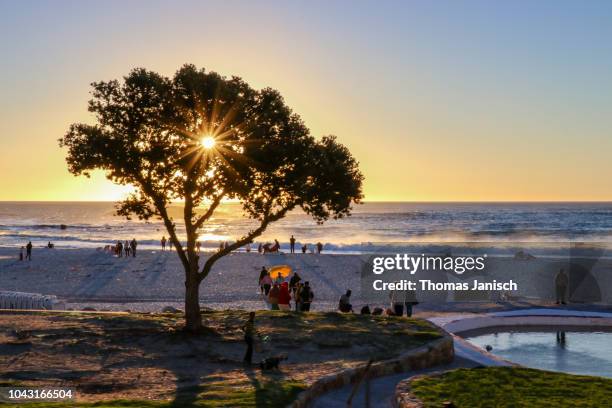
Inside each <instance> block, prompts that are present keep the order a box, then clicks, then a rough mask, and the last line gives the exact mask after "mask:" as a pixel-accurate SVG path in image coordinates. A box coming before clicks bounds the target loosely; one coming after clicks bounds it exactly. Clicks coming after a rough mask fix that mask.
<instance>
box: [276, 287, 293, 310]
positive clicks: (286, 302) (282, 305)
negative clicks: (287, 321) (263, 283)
mask: <svg viewBox="0 0 612 408" xmlns="http://www.w3.org/2000/svg"><path fill="white" fill-rule="evenodd" d="M290 304H291V294H290V293H289V284H288V283H287V282H283V283H281V286H280V291H279V292H278V308H279V309H280V310H291V306H290Z"/></svg>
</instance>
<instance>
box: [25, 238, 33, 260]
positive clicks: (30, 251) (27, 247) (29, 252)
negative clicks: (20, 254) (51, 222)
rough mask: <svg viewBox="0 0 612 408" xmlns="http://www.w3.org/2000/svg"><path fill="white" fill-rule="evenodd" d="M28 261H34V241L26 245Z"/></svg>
mask: <svg viewBox="0 0 612 408" xmlns="http://www.w3.org/2000/svg"><path fill="white" fill-rule="evenodd" d="M26 259H27V260H28V261H31V260H32V241H29V242H28V244H27V245H26Z"/></svg>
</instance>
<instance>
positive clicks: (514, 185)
mask: <svg viewBox="0 0 612 408" xmlns="http://www.w3.org/2000/svg"><path fill="white" fill-rule="evenodd" d="M17 4H19V3H15V4H14V5H7V4H6V3H4V5H3V6H2V7H3V8H4V9H3V10H0V26H2V27H3V28H1V29H0V30H1V32H0V34H1V35H0V46H1V47H2V49H3V50H6V51H4V52H3V53H4V56H3V62H2V65H0V89H2V92H1V93H0V106H1V109H0V200H85V201H90V200H91V201H93V200H116V199H119V198H121V196H122V195H123V194H124V193H125V191H126V188H125V187H117V186H113V185H111V184H110V183H109V182H107V181H105V180H104V177H103V176H102V175H100V174H98V175H96V176H95V177H93V178H92V179H86V178H75V177H73V176H72V175H70V174H69V173H68V172H67V170H66V165H65V163H64V154H65V152H64V151H62V150H61V149H59V147H58V145H57V139H58V138H60V137H61V136H62V135H63V133H64V132H65V131H66V129H67V128H68V126H69V124H70V123H71V122H78V121H90V120H91V117H90V116H89V115H88V113H87V112H86V103H87V100H88V98H89V94H88V92H89V85H88V84H89V83H90V82H92V81H96V80H107V79H113V78H119V77H120V76H121V75H123V74H126V73H127V72H128V71H129V70H130V69H131V68H133V67H136V66H144V67H147V68H150V69H153V70H157V71H159V72H161V73H163V74H166V75H172V74H173V72H174V71H175V70H176V69H177V68H178V67H179V66H180V65H182V64H183V63H186V62H190V63H194V64H196V65H198V66H203V67H206V68H208V69H212V70H216V71H218V72H220V73H222V74H225V75H232V74H236V75H240V76H242V77H243V78H244V79H245V80H247V81H248V82H249V83H250V84H251V85H253V86H254V87H263V86H271V87H273V88H276V89H278V90H279V91H281V93H282V94H283V95H284V96H285V98H286V101H287V103H288V105H289V106H291V107H292V108H293V109H294V110H295V111H296V112H297V113H299V114H300V115H301V116H302V117H303V119H304V120H305V122H306V124H307V125H308V126H309V127H310V128H311V130H312V132H313V133H314V134H315V135H323V134H335V135H337V136H338V138H339V140H340V141H341V142H342V143H344V144H346V145H347V146H348V147H349V148H350V150H351V151H352V152H353V154H354V155H355V157H356V158H357V159H358V160H359V161H360V163H361V169H362V171H363V173H364V174H365V177H366V181H365V193H366V199H367V200H389V201H403V200H406V201H408V200H417V201H438V200H442V201H480V200H482V201H506V200H508V201H511V200H512V201H514V200H516V201H549V200H550V201H554V200H561V201H580V200H612V182H610V180H611V179H612V160H611V159H610V154H611V153H612V137H610V131H611V130H612V119H611V118H612V115H610V112H609V111H608V110H609V106H612V86H611V82H610V75H609V72H610V71H609V69H607V68H606V67H608V68H610V67H612V63H611V59H610V58H608V57H605V56H606V55H607V56H610V55H612V52H611V51H612V49H610V48H611V47H610V43H609V42H602V41H597V38H605V37H603V34H605V33H603V32H599V31H598V30H604V29H605V30H607V28H604V26H603V25H602V26H601V28H600V26H599V25H598V24H597V20H596V15H597V12H596V10H594V11H593V12H592V14H593V15H592V16H591V15H587V13H586V12H585V13H583V14H585V15H582V14H581V15H578V16H577V17H576V16H575V15H574V14H575V13H574V14H572V13H570V12H569V11H567V17H566V16H565V14H561V11H564V10H561V11H559V10H560V9H562V8H560V7H556V8H555V9H554V10H555V11H554V13H553V12H552V11H551V10H546V9H543V10H532V13H531V14H529V18H531V19H534V21H535V22H540V23H541V24H542V25H538V24H529V25H528V26H529V27H528V28H525V27H523V28H524V29H525V30H527V32H524V33H523V32H521V34H517V33H516V30H515V29H516V26H515V24H514V23H513V21H519V20H512V18H511V17H512V13H519V12H522V11H521V10H518V9H515V8H513V7H514V6H511V5H506V6H501V5H498V6H496V7H500V8H501V7H507V8H508V9H507V10H506V9H504V10H499V16H497V15H491V14H490V13H489V14H487V13H484V11H483V10H481V9H478V10H472V11H473V12H470V13H467V12H466V14H465V15H463V17H462V19H456V18H455V17H454V16H455V15H456V13H457V12H460V10H459V9H456V10H455V9H453V7H448V8H446V9H444V10H436V9H432V8H433V7H435V6H434V5H424V4H420V3H419V5H418V6H417V5H416V3H415V5H413V7H412V8H407V7H404V6H400V5H399V4H396V8H394V7H391V6H390V5H386V6H385V7H378V8H373V5H374V4H373V3H372V4H370V5H367V3H365V4H362V8H361V9H360V8H356V10H347V9H346V7H341V6H340V5H334V6H331V5H326V4H325V3H318V5H306V4H294V5H285V6H283V7H280V6H279V3H275V6H276V7H273V6H272V5H270V4H269V3H265V4H261V5H259V6H257V7H255V6H247V5H244V6H243V7H237V6H233V7H232V6H231V5H222V4H215V5H210V4H208V3H202V2H196V3H193V4H191V5H190V7H185V8H173V7H171V5H170V4H169V3H145V4H147V5H149V4H150V6H147V7H137V6H135V5H129V6H127V5H126V6H125V7H122V5H121V3H108V4H106V5H102V4H95V5H91V3H90V4H89V5H87V4H80V3H70V7H68V3H61V2H50V3H48V4H47V5H46V6H45V7H43V6H41V7H38V6H37V7H33V6H27V5H23V6H20V5H17ZM322 7H324V8H325V10H326V12H325V13H321V8H322ZM368 7H370V8H372V9H371V10H370V9H368ZM534 7H535V6H534ZM538 7H539V6H538ZM538 7H535V8H538ZM476 11H477V12H476ZM496 11H497V10H496ZM538 12H541V15H540V14H538ZM564 12H565V11H564ZM534 13H535V14H534ZM551 13H552V14H551ZM230 16H231V18H230ZM503 16H506V17H507V16H510V17H508V18H506V17H503ZM515 17H517V16H515ZM570 17H571V19H570ZM517 18H518V17H517ZM538 18H541V19H542V21H540V20H538ZM566 18H567V20H566ZM576 18H578V19H582V20H581V21H580V22H581V24H582V25H580V26H575V25H573V24H574V22H575V21H576ZM466 19H467V20H466ZM491 19H493V20H491ZM557 20H558V21H557ZM254 22H256V23H254ZM364 27H368V29H367V30H364ZM434 28H435V29H434ZM606 33H608V32H607V31H606ZM570 35H573V37H569V36H570ZM566 36H568V37H567V38H565V37H566ZM576 36H578V37H576ZM576 38H579V39H580V40H581V41H582V42H577V41H578V40H576ZM603 58H608V59H605V60H604V59H603Z"/></svg>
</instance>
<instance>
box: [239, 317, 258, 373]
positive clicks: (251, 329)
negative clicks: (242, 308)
mask: <svg viewBox="0 0 612 408" xmlns="http://www.w3.org/2000/svg"><path fill="white" fill-rule="evenodd" d="M242 331H243V332H244V342H245V343H246V345H247V349H246V353H245V354H244V360H243V361H244V363H245V364H251V362H252V360H253V342H254V341H255V335H257V330H255V312H251V313H249V320H247V321H246V323H245V324H244V325H243V326H242Z"/></svg>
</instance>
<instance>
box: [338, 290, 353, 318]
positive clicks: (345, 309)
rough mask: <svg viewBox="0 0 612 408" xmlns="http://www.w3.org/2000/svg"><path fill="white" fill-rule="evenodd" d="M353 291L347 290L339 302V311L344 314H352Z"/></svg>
mask: <svg viewBox="0 0 612 408" xmlns="http://www.w3.org/2000/svg"><path fill="white" fill-rule="evenodd" d="M351 293H352V292H351V290H350V289H349V290H347V291H346V293H345V294H344V295H342V296H340V301H339V302H338V310H340V311H341V312H342V313H352V312H353V305H351Z"/></svg>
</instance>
